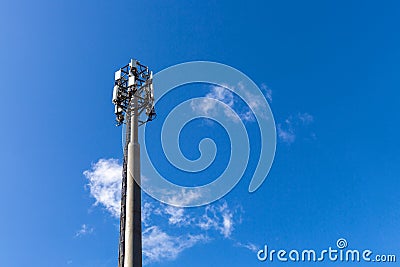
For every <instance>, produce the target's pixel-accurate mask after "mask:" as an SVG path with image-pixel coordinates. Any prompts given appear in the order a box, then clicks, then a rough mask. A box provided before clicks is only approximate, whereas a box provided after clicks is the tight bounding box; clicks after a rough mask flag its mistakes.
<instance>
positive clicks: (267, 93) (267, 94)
mask: <svg viewBox="0 0 400 267" xmlns="http://www.w3.org/2000/svg"><path fill="white" fill-rule="evenodd" d="M261 90H262V91H263V92H264V94H265V97H266V98H267V99H268V101H269V102H270V103H272V90H271V89H270V88H269V87H268V86H267V85H266V84H265V83H262V84H261Z"/></svg>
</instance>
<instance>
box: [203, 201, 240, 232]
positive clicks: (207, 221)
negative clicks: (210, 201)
mask: <svg viewBox="0 0 400 267" xmlns="http://www.w3.org/2000/svg"><path fill="white" fill-rule="evenodd" d="M233 215H234V212H233V211H232V210H231V209H229V207H228V204H227V203H226V202H223V203H222V204H221V205H218V206H217V205H209V206H206V207H205V211H204V214H203V216H202V217H201V218H200V219H199V220H198V222H197V223H196V224H197V225H198V226H199V227H200V228H201V229H202V230H210V229H214V230H216V231H218V232H220V234H222V235H223V236H224V237H225V238H228V237H230V236H231V234H232V231H233V230H234V224H235V222H234V220H233Z"/></svg>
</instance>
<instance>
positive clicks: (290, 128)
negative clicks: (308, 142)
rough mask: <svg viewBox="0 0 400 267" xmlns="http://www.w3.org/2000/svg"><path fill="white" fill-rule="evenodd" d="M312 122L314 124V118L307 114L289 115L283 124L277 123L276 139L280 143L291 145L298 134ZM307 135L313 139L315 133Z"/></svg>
mask: <svg viewBox="0 0 400 267" xmlns="http://www.w3.org/2000/svg"><path fill="white" fill-rule="evenodd" d="M312 122H314V117H313V116H312V115H311V114H309V113H307V112H304V113H300V112H299V113H297V114H296V115H294V116H293V115H290V116H289V117H288V118H287V119H285V121H284V122H282V123H278V125H277V131H278V137H279V139H280V140H281V141H282V142H284V143H287V144H292V143H293V142H294V141H295V140H296V137H297V134H298V132H299V131H300V130H301V129H302V128H304V127H306V126H308V125H310V124H311V123H312ZM308 135H310V136H311V138H312V139H315V133H311V134H310V133H308Z"/></svg>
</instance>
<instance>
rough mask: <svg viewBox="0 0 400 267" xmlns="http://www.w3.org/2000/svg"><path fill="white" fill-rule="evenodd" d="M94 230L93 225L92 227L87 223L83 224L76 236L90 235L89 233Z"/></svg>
mask: <svg viewBox="0 0 400 267" xmlns="http://www.w3.org/2000/svg"><path fill="white" fill-rule="evenodd" d="M93 231H94V228H93V227H90V226H88V225H87V224H82V226H81V229H79V230H78V231H77V232H76V233H75V237H81V236H84V235H89V234H92V233H93Z"/></svg>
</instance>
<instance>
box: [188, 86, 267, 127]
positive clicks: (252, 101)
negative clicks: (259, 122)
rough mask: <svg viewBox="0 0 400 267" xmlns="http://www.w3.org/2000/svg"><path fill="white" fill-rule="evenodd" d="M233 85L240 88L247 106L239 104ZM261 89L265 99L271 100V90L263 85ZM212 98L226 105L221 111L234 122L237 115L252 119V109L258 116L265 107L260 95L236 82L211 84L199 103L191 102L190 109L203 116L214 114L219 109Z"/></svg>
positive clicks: (263, 111) (262, 112)
mask: <svg viewBox="0 0 400 267" xmlns="http://www.w3.org/2000/svg"><path fill="white" fill-rule="evenodd" d="M235 87H237V88H240V89H241V91H242V92H244V97H245V98H246V99H245V101H246V105H247V106H242V105H239V101H238V99H239V98H238V97H237V96H235V95H234V94H233V91H235ZM262 90H263V91H264V92H265V94H266V97H267V99H269V100H270V101H272V91H271V90H270V89H269V88H268V87H266V86H265V85H264V89H262ZM213 99H215V100H218V101H221V102H223V103H224V104H226V105H227V107H226V108H223V110H222V111H223V112H224V114H225V116H226V117H227V118H229V119H231V120H232V121H235V122H239V120H238V117H239V118H240V119H241V120H243V121H254V115H253V111H254V112H255V113H257V114H259V115H260V116H263V114H264V113H265V110H266V108H267V107H266V104H265V101H264V100H263V99H262V97H260V95H254V94H252V93H250V92H249V91H246V90H245V88H244V85H243V84H242V83H238V84H237V85H235V86H232V85H224V86H211V89H210V92H209V93H208V94H206V96H205V98H203V99H202V100H201V102H200V103H198V102H195V101H192V102H191V107H192V110H193V111H194V112H195V113H197V114H199V115H203V116H213V115H215V114H216V113H217V112H220V110H218V108H217V107H216V106H215V103H214V101H213ZM228 107H229V108H228ZM233 110H234V111H233ZM252 110H253V111H252ZM234 112H235V113H236V115H235V113H234Z"/></svg>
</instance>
